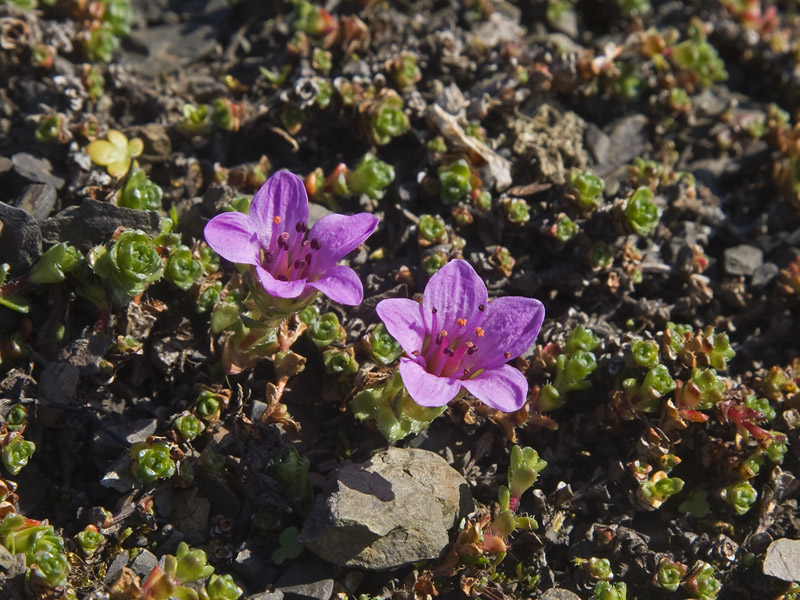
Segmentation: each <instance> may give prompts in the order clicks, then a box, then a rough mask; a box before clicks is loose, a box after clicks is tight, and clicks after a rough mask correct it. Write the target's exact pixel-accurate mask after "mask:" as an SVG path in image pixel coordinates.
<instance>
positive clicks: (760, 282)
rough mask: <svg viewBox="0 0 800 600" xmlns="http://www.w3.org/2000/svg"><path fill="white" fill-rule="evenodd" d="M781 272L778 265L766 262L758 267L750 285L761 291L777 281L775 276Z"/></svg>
mask: <svg viewBox="0 0 800 600" xmlns="http://www.w3.org/2000/svg"><path fill="white" fill-rule="evenodd" d="M779 272H780V269H779V268H778V265H776V264H775V263H771V262H766V263H764V264H762V265H759V266H758V267H756V270H755V271H754V272H753V279H751V280H750V285H751V286H752V287H753V288H755V289H759V288H762V287H764V286H765V285H767V284H768V283H769V282H770V281H772V280H773V279H775V276H776V275H777V274H778V273H779Z"/></svg>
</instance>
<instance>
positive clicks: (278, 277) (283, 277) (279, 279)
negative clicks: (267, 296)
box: [275, 275, 289, 281]
mask: <svg viewBox="0 0 800 600" xmlns="http://www.w3.org/2000/svg"><path fill="white" fill-rule="evenodd" d="M275 279H277V280H278V281H289V278H288V277H286V275H278V276H277V277H276V278H275Z"/></svg>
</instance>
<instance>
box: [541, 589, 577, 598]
mask: <svg viewBox="0 0 800 600" xmlns="http://www.w3.org/2000/svg"><path fill="white" fill-rule="evenodd" d="M541 600H581V597H580V596H578V595H577V594H573V593H572V592H570V591H569V590H565V589H562V588H553V589H551V590H547V591H546V592H545V593H544V594H542V598H541Z"/></svg>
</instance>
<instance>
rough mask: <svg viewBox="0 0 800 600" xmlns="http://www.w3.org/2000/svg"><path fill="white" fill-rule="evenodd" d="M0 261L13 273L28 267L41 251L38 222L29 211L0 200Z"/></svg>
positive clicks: (40, 235)
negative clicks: (0, 225) (0, 226)
mask: <svg viewBox="0 0 800 600" xmlns="http://www.w3.org/2000/svg"><path fill="white" fill-rule="evenodd" d="M0 223H2V229H0V263H8V264H9V266H10V267H11V271H12V273H14V274H21V273H19V271H25V270H27V269H29V268H30V267H31V266H32V265H33V263H35V262H36V259H37V258H39V255H40V254H41V253H42V233H41V230H40V229H39V223H37V222H36V219H35V218H34V217H33V215H32V214H30V213H29V212H27V211H25V210H22V209H21V208H15V207H13V206H9V205H8V204H6V203H5V202H0Z"/></svg>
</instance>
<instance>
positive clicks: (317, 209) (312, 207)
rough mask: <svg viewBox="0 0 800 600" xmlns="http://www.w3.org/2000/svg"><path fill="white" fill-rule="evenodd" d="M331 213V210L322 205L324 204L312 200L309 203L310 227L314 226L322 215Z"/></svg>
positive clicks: (325, 215)
mask: <svg viewBox="0 0 800 600" xmlns="http://www.w3.org/2000/svg"><path fill="white" fill-rule="evenodd" d="M329 214H331V211H330V210H328V209H327V208H325V207H324V206H322V204H317V203H316V202H310V203H309V204H308V225H309V227H312V226H313V225H314V224H315V223H316V222H317V221H319V220H320V219H321V218H322V217H327V216H328V215H329Z"/></svg>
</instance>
